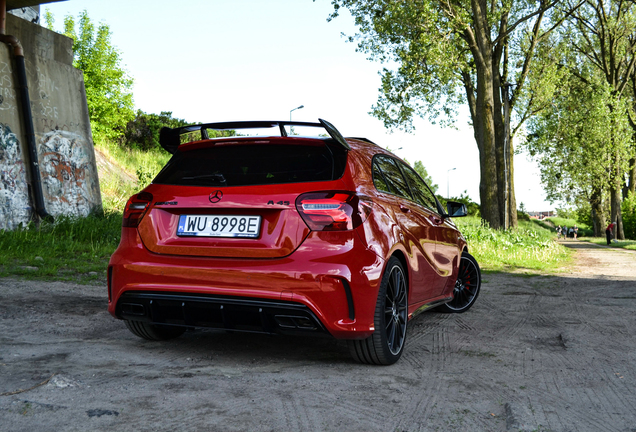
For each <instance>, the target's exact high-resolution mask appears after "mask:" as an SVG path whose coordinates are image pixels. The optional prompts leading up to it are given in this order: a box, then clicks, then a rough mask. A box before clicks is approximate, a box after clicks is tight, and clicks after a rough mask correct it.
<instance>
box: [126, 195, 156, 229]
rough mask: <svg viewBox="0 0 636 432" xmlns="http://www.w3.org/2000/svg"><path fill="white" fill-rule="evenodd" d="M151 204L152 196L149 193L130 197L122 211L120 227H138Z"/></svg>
mask: <svg viewBox="0 0 636 432" xmlns="http://www.w3.org/2000/svg"><path fill="white" fill-rule="evenodd" d="M151 202H152V194H151V193H150V192H139V193H138V194H137V195H133V196H131V197H130V199H129V200H128V202H127V203H126V208H125V209H124V219H123V221H122V226H125V227H129V228H136V227H138V226H139V222H141V219H142V218H143V217H144V215H145V214H146V211H147V210H148V207H150V203H151Z"/></svg>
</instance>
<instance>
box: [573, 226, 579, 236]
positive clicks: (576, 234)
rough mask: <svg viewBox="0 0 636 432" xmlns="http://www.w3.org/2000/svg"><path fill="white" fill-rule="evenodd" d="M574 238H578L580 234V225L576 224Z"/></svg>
mask: <svg viewBox="0 0 636 432" xmlns="http://www.w3.org/2000/svg"><path fill="white" fill-rule="evenodd" d="M573 232H574V240H576V239H577V238H578V236H579V227H577V226H576V225H574V230H573Z"/></svg>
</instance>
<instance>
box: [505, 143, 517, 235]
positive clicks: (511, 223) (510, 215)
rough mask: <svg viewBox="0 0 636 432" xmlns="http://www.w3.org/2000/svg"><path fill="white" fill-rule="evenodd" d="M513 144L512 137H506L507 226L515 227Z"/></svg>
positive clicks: (515, 203) (515, 199)
mask: <svg viewBox="0 0 636 432" xmlns="http://www.w3.org/2000/svg"><path fill="white" fill-rule="evenodd" d="M514 150H515V149H514V146H513V145H512V137H510V138H508V218H509V219H508V226H509V227H511V228H516V227H517V225H518V223H519V221H518V220H517V197H516V196H515V166H514V160H515V158H514Z"/></svg>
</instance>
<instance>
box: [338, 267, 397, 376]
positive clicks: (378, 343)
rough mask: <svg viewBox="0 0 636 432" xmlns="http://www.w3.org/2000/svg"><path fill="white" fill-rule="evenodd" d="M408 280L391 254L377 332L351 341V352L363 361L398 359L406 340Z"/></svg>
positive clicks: (380, 298)
mask: <svg viewBox="0 0 636 432" xmlns="http://www.w3.org/2000/svg"><path fill="white" fill-rule="evenodd" d="M407 319H408V283H407V280H406V273H405V272H404V267H402V263H400V261H399V260H398V259H397V258H395V257H391V259H389V262H388V264H387V266H386V270H385V271H384V276H383V277H382V282H381V283H380V290H379V292H378V301H377V303H376V307H375V317H374V324H375V331H374V333H373V335H371V336H370V337H368V338H367V339H363V340H349V341H347V343H348V345H349V352H350V353H351V356H352V357H353V359H354V360H356V361H357V362H360V363H366V364H375V365H390V364H393V363H395V362H396V361H398V360H399V358H400V357H401V356H402V352H403V351H404V345H405V342H406V325H407Z"/></svg>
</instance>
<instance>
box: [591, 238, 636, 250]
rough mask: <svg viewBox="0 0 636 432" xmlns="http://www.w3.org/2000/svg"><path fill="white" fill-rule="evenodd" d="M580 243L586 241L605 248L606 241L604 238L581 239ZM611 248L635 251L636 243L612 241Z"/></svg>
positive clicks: (633, 241) (632, 241) (631, 241)
mask: <svg viewBox="0 0 636 432" xmlns="http://www.w3.org/2000/svg"><path fill="white" fill-rule="evenodd" d="M581 241H586V242H590V243H594V244H597V245H604V246H607V239H606V238H605V237H583V238H581ZM610 246H611V247H615V248H621V249H629V250H636V241H635V240H616V242H614V241H613V240H612V244H611V245H610Z"/></svg>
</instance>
